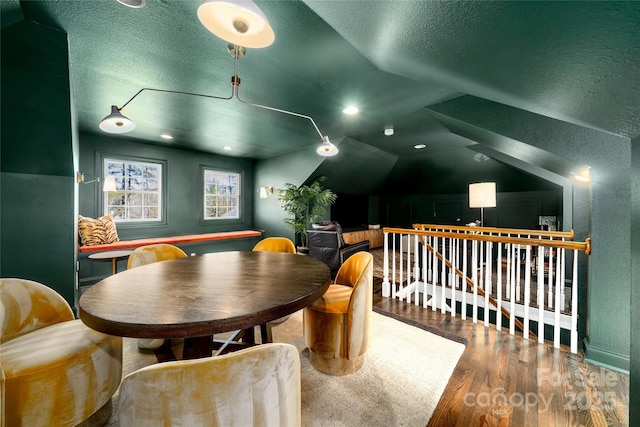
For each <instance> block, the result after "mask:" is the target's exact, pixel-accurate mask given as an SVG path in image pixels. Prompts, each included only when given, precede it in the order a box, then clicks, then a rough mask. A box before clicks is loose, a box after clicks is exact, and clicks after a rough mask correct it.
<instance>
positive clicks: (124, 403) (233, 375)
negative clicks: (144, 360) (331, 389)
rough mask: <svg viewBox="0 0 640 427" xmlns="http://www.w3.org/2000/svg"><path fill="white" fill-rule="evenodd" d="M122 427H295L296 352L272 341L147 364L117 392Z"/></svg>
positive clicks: (297, 417) (298, 407)
mask: <svg viewBox="0 0 640 427" xmlns="http://www.w3.org/2000/svg"><path fill="white" fill-rule="evenodd" d="M119 395H120V396H119V408H120V426H121V427H129V426H135V427H145V426H150V427H151V426H153V427H155V426H162V425H165V426H168V425H182V426H205V425H206V426H238V427H250V426H265V427H280V426H299V425H300V424H301V386H300V355H299V353H298V350H297V349H296V348H295V347H294V346H292V345H291V344H284V343H273V344H262V345H258V346H255V347H250V348H247V349H243V350H239V351H236V352H233V353H229V354H225V355H223V356H213V357H206V358H202V359H191V360H181V361H175V362H165V363H158V364H155V365H151V366H147V367H145V368H142V369H139V370H137V371H135V372H133V373H131V374H129V375H127V376H126V377H125V378H124V380H123V381H122V385H121V386H120V392H119Z"/></svg>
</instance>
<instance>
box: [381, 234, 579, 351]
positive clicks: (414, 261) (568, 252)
mask: <svg viewBox="0 0 640 427" xmlns="http://www.w3.org/2000/svg"><path fill="white" fill-rule="evenodd" d="M383 232H384V265H383V275H384V277H383V282H382V296H383V297H392V298H396V299H399V300H404V301H406V302H407V303H411V302H412V300H413V303H414V304H416V305H419V304H420V301H422V306H423V307H424V308H428V307H431V309H432V310H434V311H435V310H440V311H441V312H442V313H449V315H451V316H456V315H457V314H460V316H461V318H462V319H466V317H467V315H468V312H469V311H470V312H471V317H472V321H473V322H474V323H477V322H478V320H479V316H480V313H481V314H482V320H483V323H484V325H485V327H489V326H490V325H492V324H493V325H495V327H496V328H497V329H498V330H501V329H502V327H503V316H504V317H505V318H506V319H507V322H508V329H509V333H510V334H515V331H516V328H518V329H519V330H520V331H522V334H523V337H524V338H525V339H529V338H530V336H531V335H532V334H533V335H537V336H538V342H543V341H544V336H545V325H550V327H551V330H550V332H551V334H552V336H553V345H554V347H556V348H559V347H560V342H561V341H560V336H561V330H563V329H564V330H567V331H569V332H570V343H569V346H570V350H571V352H573V353H576V352H577V343H578V331H577V319H578V283H579V278H578V255H579V253H580V252H584V253H586V254H588V253H589V251H590V247H591V241H590V239H587V240H586V241H585V242H574V241H573V240H572V239H573V233H572V232H569V233H563V232H548V231H538V230H519V229H499V228H489V227H460V226H442V225H430V224H416V225H414V229H399V228H384V229H383ZM566 263H572V269H571V270H572V271H571V274H570V277H569V278H567V277H566V276H567V272H566V271H565V265H569V264H566ZM582 279H583V280H586V278H582ZM545 287H546V289H545ZM565 289H570V292H569V293H567V292H566V291H565ZM498 313H499V314H498ZM493 316H495V321H494V322H490V318H491V317H493ZM533 322H536V323H537V328H536V329H535V331H534V330H533ZM548 332H549V331H548Z"/></svg>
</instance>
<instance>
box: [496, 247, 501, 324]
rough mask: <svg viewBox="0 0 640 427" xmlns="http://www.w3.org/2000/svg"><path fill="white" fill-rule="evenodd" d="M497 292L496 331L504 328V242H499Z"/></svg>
mask: <svg viewBox="0 0 640 427" xmlns="http://www.w3.org/2000/svg"><path fill="white" fill-rule="evenodd" d="M496 269H497V273H498V275H497V277H496V290H497V297H498V307H497V311H496V329H497V330H500V329H501V328H502V242H498V259H497V260H496Z"/></svg>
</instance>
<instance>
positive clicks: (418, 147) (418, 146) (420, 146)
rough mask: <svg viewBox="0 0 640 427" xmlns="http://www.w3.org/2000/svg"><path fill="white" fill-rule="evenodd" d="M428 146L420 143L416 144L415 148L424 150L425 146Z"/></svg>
mask: <svg viewBox="0 0 640 427" xmlns="http://www.w3.org/2000/svg"><path fill="white" fill-rule="evenodd" d="M426 147H427V146H426V145H424V144H418V145H414V146H413V148H415V149H416V150H422V149H423V148H426Z"/></svg>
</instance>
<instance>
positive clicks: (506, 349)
mask: <svg viewBox="0 0 640 427" xmlns="http://www.w3.org/2000/svg"><path fill="white" fill-rule="evenodd" d="M373 304H374V306H375V307H377V308H379V309H381V310H384V311H387V312H390V313H394V314H396V315H399V316H401V317H404V318H406V319H410V320H413V321H416V322H420V323H422V324H424V325H426V326H429V327H431V328H435V329H438V330H440V331H442V332H444V333H446V334H453V335H455V336H458V337H461V338H463V339H465V340H466V349H465V351H464V353H463V354H462V356H461V358H460V361H459V362H458V365H457V367H456V369H455V371H454V372H453V375H452V376H451V379H450V380H449V384H448V385H447V388H446V389H445V391H444V393H443V395H442V397H441V399H440V402H439V404H438V406H437V408H436V410H435V412H434V414H433V416H432V418H431V420H430V422H429V426H434V427H436V426H437V427H439V426H452V427H453V426H460V427H462V426H464V427H467V426H518V427H520V426H626V425H628V417H629V375H627V374H623V373H620V372H617V371H613V370H611V369H607V368H603V367H600V366H596V365H593V364H590V363H587V362H585V361H584V359H583V357H582V356H581V355H580V354H578V355H574V354H571V353H570V352H569V351H568V350H558V349H554V348H553V346H552V345H550V344H547V343H545V344H542V345H540V344H538V343H537V341H536V340H525V339H524V338H523V337H522V336H521V335H509V332H508V330H507V331H497V330H496V329H495V326H492V327H489V328H485V327H484V325H483V324H474V323H473V322H472V321H471V320H470V319H467V320H462V319H461V318H460V317H455V318H453V317H451V316H449V315H443V314H441V313H440V312H439V311H437V312H436V311H432V310H431V309H430V308H429V309H424V308H422V306H421V305H420V306H416V305H414V304H413V303H412V304H407V303H406V301H397V300H393V299H391V298H382V296H381V279H374V301H373Z"/></svg>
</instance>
